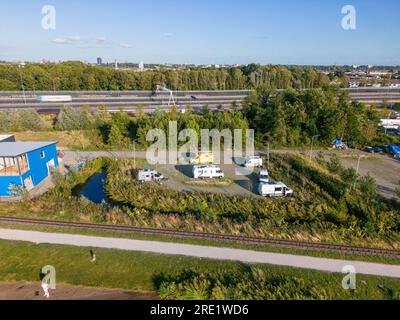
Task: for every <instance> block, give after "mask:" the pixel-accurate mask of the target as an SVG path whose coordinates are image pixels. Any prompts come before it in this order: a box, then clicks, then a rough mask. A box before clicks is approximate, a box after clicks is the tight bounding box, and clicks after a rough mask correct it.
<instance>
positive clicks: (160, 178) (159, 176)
mask: <svg viewBox="0 0 400 320" xmlns="http://www.w3.org/2000/svg"><path fill="white" fill-rule="evenodd" d="M153 180H154V181H155V182H161V181H163V180H165V176H164V175H163V174H162V173H160V172H157V173H155V174H154V176H153Z"/></svg>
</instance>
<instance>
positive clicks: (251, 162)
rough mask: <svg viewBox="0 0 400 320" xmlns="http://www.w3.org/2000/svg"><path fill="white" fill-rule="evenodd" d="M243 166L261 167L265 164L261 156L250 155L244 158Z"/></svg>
mask: <svg viewBox="0 0 400 320" xmlns="http://www.w3.org/2000/svg"><path fill="white" fill-rule="evenodd" d="M243 166H244V167H247V168H255V167H259V168H261V167H262V166H263V159H262V158H261V157H248V158H246V159H245V160H244V164H243Z"/></svg>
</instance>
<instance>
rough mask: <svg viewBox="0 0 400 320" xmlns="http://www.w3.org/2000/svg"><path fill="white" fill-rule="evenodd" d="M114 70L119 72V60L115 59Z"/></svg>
mask: <svg viewBox="0 0 400 320" xmlns="http://www.w3.org/2000/svg"><path fill="white" fill-rule="evenodd" d="M114 69H115V70H118V61H117V59H115V63H114Z"/></svg>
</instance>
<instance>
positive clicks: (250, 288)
mask: <svg viewBox="0 0 400 320" xmlns="http://www.w3.org/2000/svg"><path fill="white" fill-rule="evenodd" d="M342 278H343V275H340V274H339V275H337V274H331V275H327V274H325V273H323V274H322V273H321V274H319V273H316V272H312V273H311V272H310V273H309V272H306V271H304V272H301V271H297V270H296V271H294V270H293V271H289V272H288V271H286V270H284V271H282V269H279V270H275V269H273V268H261V267H253V266H248V265H241V266H240V267H238V268H237V269H236V270H229V271H227V270H221V271H218V270H215V271H207V272H199V271H196V270H191V269H189V270H183V271H178V272H176V273H168V274H166V273H160V274H157V275H155V276H154V279H153V282H154V284H155V288H156V289H157V291H158V293H159V295H160V298H161V299H165V300H338V299H343V300H349V299H356V300H365V299H373V300H377V299H383V300H399V299H400V291H399V287H398V283H396V282H391V281H390V282H389V281H383V280H382V279H379V280H378V281H376V280H375V279H371V278H365V280H364V279H363V280H362V281H359V280H358V282H357V290H344V289H343V288H342ZM357 279H358V278H357ZM383 283H384V284H383Z"/></svg>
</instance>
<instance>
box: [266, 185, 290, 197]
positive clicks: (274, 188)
mask: <svg viewBox="0 0 400 320" xmlns="http://www.w3.org/2000/svg"><path fill="white" fill-rule="evenodd" d="M258 193H259V194H260V195H261V196H263V197H270V198H274V197H290V196H292V195H293V190H292V189H290V188H288V187H287V186H286V185H285V184H283V183H282V182H268V183H265V182H261V183H260V184H259V186H258Z"/></svg>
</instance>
